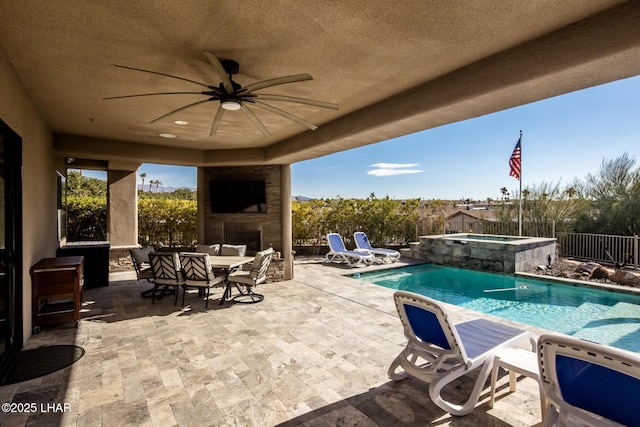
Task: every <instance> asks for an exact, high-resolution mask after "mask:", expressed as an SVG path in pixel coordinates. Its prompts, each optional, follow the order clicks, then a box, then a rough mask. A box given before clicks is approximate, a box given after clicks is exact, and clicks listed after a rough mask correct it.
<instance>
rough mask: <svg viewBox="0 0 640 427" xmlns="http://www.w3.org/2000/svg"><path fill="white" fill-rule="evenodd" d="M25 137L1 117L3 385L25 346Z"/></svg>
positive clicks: (0, 353)
mask: <svg viewBox="0 0 640 427" xmlns="http://www.w3.org/2000/svg"><path fill="white" fill-rule="evenodd" d="M21 224H22V139H21V138H20V137H19V136H18V134H16V133H15V132H13V131H12V130H11V128H9V126H7V125H6V124H5V123H4V122H3V121H2V120H0V384H1V382H2V381H3V380H4V378H5V376H6V375H7V374H8V371H9V369H10V368H11V365H12V363H13V362H14V361H15V359H16V358H17V355H18V353H19V351H20V349H21V348H22V256H21V254H22V226H21Z"/></svg>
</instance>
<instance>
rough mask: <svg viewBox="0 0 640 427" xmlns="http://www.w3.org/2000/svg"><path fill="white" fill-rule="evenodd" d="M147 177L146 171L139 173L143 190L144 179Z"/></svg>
mask: <svg viewBox="0 0 640 427" xmlns="http://www.w3.org/2000/svg"><path fill="white" fill-rule="evenodd" d="M146 177H147V174H146V173H144V172H143V173H141V174H140V178H141V179H142V191H144V179H145V178H146Z"/></svg>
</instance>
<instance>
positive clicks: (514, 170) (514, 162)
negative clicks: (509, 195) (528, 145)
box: [509, 135, 522, 180]
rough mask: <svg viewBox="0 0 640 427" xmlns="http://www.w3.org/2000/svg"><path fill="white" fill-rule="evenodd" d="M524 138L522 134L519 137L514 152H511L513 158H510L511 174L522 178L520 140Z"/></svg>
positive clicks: (516, 177)
mask: <svg viewBox="0 0 640 427" xmlns="http://www.w3.org/2000/svg"><path fill="white" fill-rule="evenodd" d="M521 140H522V135H521V136H520V138H518V142H517V143H516V148H514V149H513V153H511V158H510V159H509V167H510V168H511V172H510V173H509V176H512V177H514V178H515V179H517V180H519V179H520V162H521V159H520V141H521Z"/></svg>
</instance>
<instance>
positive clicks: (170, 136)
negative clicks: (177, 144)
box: [160, 133, 176, 138]
mask: <svg viewBox="0 0 640 427" xmlns="http://www.w3.org/2000/svg"><path fill="white" fill-rule="evenodd" d="M160 136H161V137H163V138H175V137H176V136H175V135H174V134H172V133H161V134H160Z"/></svg>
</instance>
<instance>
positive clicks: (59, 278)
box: [30, 256, 84, 334]
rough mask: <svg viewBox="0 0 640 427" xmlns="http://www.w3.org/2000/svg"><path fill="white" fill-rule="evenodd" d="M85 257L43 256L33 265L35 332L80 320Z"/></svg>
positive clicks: (76, 322)
mask: <svg viewBox="0 0 640 427" xmlns="http://www.w3.org/2000/svg"><path fill="white" fill-rule="evenodd" d="M83 264H84V257H82V256H68V257H58V258H43V259H41V260H40V261H38V262H37V263H36V264H34V265H33V266H32V267H31V270H30V272H31V283H32V301H33V306H32V316H33V319H32V320H33V333H34V334H37V333H38V332H40V326H42V325H48V324H51V323H61V322H75V324H76V327H77V326H78V322H79V321H80V305H81V304H82V289H83V280H84V279H83Z"/></svg>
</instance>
